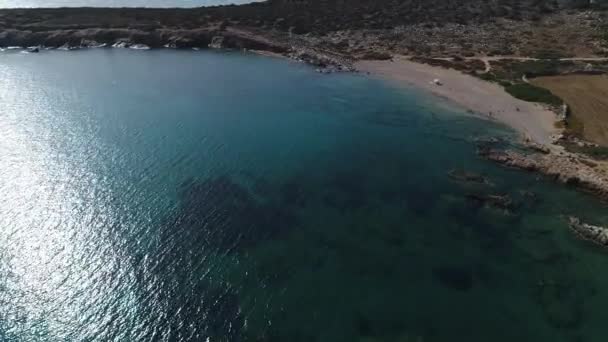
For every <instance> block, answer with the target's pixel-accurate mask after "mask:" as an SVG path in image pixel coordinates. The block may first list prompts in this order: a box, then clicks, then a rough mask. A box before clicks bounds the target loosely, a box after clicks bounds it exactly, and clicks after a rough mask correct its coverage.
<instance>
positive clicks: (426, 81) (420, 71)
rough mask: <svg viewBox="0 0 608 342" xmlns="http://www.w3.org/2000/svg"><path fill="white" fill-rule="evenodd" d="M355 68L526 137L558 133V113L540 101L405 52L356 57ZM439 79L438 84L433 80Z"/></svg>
mask: <svg viewBox="0 0 608 342" xmlns="http://www.w3.org/2000/svg"><path fill="white" fill-rule="evenodd" d="M355 68H356V69H357V70H359V71H361V72H364V73H368V74H369V75H371V76H374V77H379V78H382V79H384V80H387V81H389V82H392V83H394V84H396V85H397V86H406V87H407V86H413V87H415V88H418V89H422V90H425V91H428V92H430V93H432V94H434V95H436V96H439V97H441V98H444V99H447V100H448V101H450V102H452V103H454V104H456V105H458V106H461V107H463V108H464V109H467V110H469V111H471V112H473V113H475V114H477V115H478V116H479V117H481V118H485V119H489V120H493V121H497V122H500V123H502V124H505V125H507V126H509V127H511V128H512V129H514V130H515V131H517V132H518V133H519V134H520V135H521V136H522V137H523V138H524V140H525V141H532V142H534V143H536V144H539V145H550V144H552V142H553V136H555V135H556V134H558V133H559V130H558V129H557V128H556V127H555V122H556V121H557V116H556V114H555V113H554V112H552V111H551V110H549V109H546V108H543V107H542V106H541V105H538V104H535V103H531V102H525V101H522V100H519V99H516V98H514V97H512V96H511V95H510V94H508V93H507V92H506V91H505V90H504V89H503V88H502V87H500V86H499V85H497V84H493V83H490V82H487V81H484V80H481V79H478V78H475V77H473V76H470V75H466V74H464V73H462V72H460V71H457V70H453V69H446V68H442V67H436V66H431V65H427V64H421V63H416V62H412V61H410V60H409V59H408V58H406V57H404V56H395V57H394V58H393V60H385V61H358V62H356V63H355ZM436 79H437V80H439V81H440V82H441V85H437V84H435V83H433V80H436Z"/></svg>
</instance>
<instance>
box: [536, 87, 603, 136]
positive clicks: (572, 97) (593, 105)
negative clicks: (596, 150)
mask: <svg viewBox="0 0 608 342" xmlns="http://www.w3.org/2000/svg"><path fill="white" fill-rule="evenodd" d="M532 83H533V84H535V85H537V86H540V87H544V88H547V89H549V90H551V92H553V93H554V94H555V95H557V96H559V97H561V98H562V99H563V100H564V101H565V102H566V103H567V104H568V105H570V108H571V117H570V119H569V120H568V124H569V126H570V128H571V129H572V130H573V131H574V132H575V133H578V134H580V135H582V136H583V137H584V138H585V139H587V140H589V141H592V142H595V143H597V144H600V145H602V146H608V76H606V75H567V76H551V77H539V78H536V79H534V80H532Z"/></svg>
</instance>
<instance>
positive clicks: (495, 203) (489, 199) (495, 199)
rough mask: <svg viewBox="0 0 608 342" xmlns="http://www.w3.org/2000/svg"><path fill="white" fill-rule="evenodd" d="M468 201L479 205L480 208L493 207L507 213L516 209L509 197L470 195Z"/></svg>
mask: <svg viewBox="0 0 608 342" xmlns="http://www.w3.org/2000/svg"><path fill="white" fill-rule="evenodd" d="M467 199H468V200H470V201H472V202H475V203H478V204H479V205H480V206H485V207H492V208H496V209H502V210H505V211H510V210H512V209H514V207H515V203H514V202H513V199H512V198H511V196H509V195H486V194H468V195H467Z"/></svg>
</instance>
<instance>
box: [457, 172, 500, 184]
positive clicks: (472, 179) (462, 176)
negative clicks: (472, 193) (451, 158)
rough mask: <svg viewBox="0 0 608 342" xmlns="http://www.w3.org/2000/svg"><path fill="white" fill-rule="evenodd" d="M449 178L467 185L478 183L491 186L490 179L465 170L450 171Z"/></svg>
mask: <svg viewBox="0 0 608 342" xmlns="http://www.w3.org/2000/svg"><path fill="white" fill-rule="evenodd" d="M448 177H450V179H453V180H455V181H459V182H466V183H477V184H490V182H489V181H488V179H487V178H486V177H484V176H483V175H480V174H478V173H474V172H469V171H465V170H455V169H454V170H450V171H449V172H448Z"/></svg>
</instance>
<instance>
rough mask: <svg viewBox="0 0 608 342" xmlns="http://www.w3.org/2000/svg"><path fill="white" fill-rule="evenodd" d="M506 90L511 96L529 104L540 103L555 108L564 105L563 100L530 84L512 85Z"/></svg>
mask: <svg viewBox="0 0 608 342" xmlns="http://www.w3.org/2000/svg"><path fill="white" fill-rule="evenodd" d="M505 90H506V91H507V92H508V93H509V94H511V96H513V97H516V98H518V99H520V100H524V101H528V102H540V103H546V104H549V105H554V106H559V105H561V104H562V100H561V99H560V98H559V97H557V96H555V95H553V93H552V92H551V91H549V90H547V89H544V88H540V87H537V86H534V85H531V84H528V83H518V84H512V85H510V86H507V87H505Z"/></svg>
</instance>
